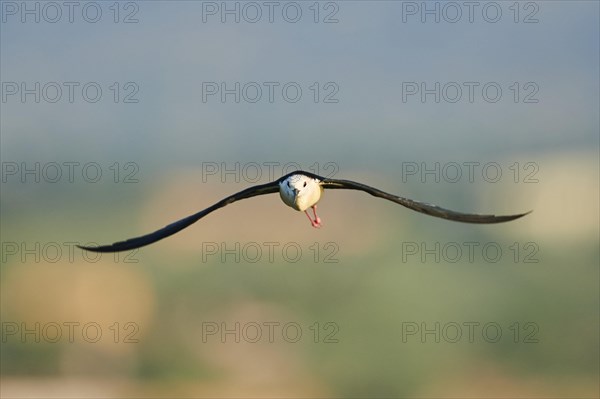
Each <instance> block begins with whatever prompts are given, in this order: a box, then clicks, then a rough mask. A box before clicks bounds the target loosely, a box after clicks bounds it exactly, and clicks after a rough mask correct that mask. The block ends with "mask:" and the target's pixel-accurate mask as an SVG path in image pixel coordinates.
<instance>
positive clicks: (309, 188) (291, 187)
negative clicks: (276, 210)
mask: <svg viewBox="0 0 600 399" xmlns="http://www.w3.org/2000/svg"><path fill="white" fill-rule="evenodd" d="M279 194H280V195H281V199H282V200H283V202H285V203H286V205H289V206H291V207H292V208H294V209H296V210H299V211H304V210H305V209H307V208H309V207H311V206H313V205H314V204H316V203H317V202H318V201H319V198H320V197H321V187H320V185H319V181H318V180H317V179H314V178H312V177H309V176H306V175H303V174H293V175H291V176H288V177H287V178H286V179H284V180H282V181H281V183H279Z"/></svg>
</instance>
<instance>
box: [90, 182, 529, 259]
mask: <svg viewBox="0 0 600 399" xmlns="http://www.w3.org/2000/svg"><path fill="white" fill-rule="evenodd" d="M324 189H346V190H358V191H364V192H366V193H368V194H371V195H372V196H374V197H379V198H383V199H386V200H388V201H392V202H395V203H397V204H400V205H402V206H404V207H406V208H409V209H412V210H415V211H417V212H421V213H425V214H427V215H431V216H435V217H439V218H442V219H447V220H453V221H457V222H464V223H479V224H491V223H501V222H508V221H511V220H514V219H518V218H520V217H522V216H525V215H526V214H527V213H529V212H527V213H521V214H516V215H506V216H495V215H478V214H470V213H461V212H455V211H451V210H448V209H444V208H441V207H439V206H436V205H431V204H427V203H424V202H419V201H414V200H411V199H408V198H404V197H400V196H396V195H392V194H388V193H386V192H384V191H381V190H379V189H376V188H374V187H371V186H367V185H366V184H362V183H357V182H354V181H351V180H338V179H330V178H324V177H321V176H318V175H315V174H313V173H309V172H304V171H295V172H292V173H289V174H287V175H285V176H282V177H281V178H279V179H277V180H275V181H273V182H270V183H266V184H261V185H258V186H253V187H249V188H247V189H245V190H242V191H240V192H238V193H235V194H232V195H230V196H229V197H226V198H224V199H222V200H221V201H219V202H217V203H216V204H214V205H212V206H210V207H208V208H206V209H204V210H202V211H200V212H197V213H195V214H193V215H191V216H188V217H186V218H183V219H181V220H178V221H176V222H174V223H171V224H170V225H168V226H165V227H163V228H162V229H159V230H157V231H155V232H153V233H150V234H146V235H143V236H140V237H136V238H130V239H128V240H125V241H119V242H116V243H114V244H111V245H103V246H99V247H80V248H83V249H86V250H88V251H93V252H118V251H127V250H130V249H135V248H140V247H143V246H145V245H149V244H152V243H154V242H156V241H159V240H162V239H163V238H166V237H169V236H171V235H173V234H175V233H177V232H179V231H181V230H183V229H185V228H186V227H188V226H189V225H191V224H193V223H195V222H197V221H198V220H200V219H201V218H203V217H204V216H206V215H208V214H209V213H211V212H213V211H215V210H217V209H219V208H222V207H224V206H226V205H229V204H231V203H233V202H236V201H239V200H242V199H246V198H252V197H255V196H259V195H265V194H272V193H276V192H279V195H280V197H281V199H282V201H283V202H284V203H285V204H286V205H288V206H289V207H291V208H293V209H295V210H297V211H300V212H304V213H305V214H306V216H307V217H308V219H309V220H310V222H311V225H312V226H313V227H321V219H320V218H319V217H318V216H317V209H316V208H317V202H319V200H320V199H321V195H322V193H323V190H324ZM309 208H312V211H313V215H314V219H313V218H311V216H310V215H309V214H308V209H309Z"/></svg>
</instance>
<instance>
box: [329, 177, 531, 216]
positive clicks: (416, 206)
mask: <svg viewBox="0 0 600 399" xmlns="http://www.w3.org/2000/svg"><path fill="white" fill-rule="evenodd" d="M321 184H322V186H323V187H324V188H331V189H346V190H360V191H364V192H366V193H369V194H371V195H372V196H375V197H379V198H384V199H386V200H388V201H392V202H395V203H397V204H400V205H402V206H405V207H407V208H409V209H412V210H415V211H417V212H421V213H425V214H427V215H431V216H435V217H438V218H442V219H448V220H454V221H456V222H464V223H502V222H508V221H511V220H515V219H518V218H520V217H523V216H525V215H527V214H528V213H530V212H531V211H529V212H526V213H519V214H517V215H504V216H496V215H477V214H472V213H461V212H455V211H451V210H449V209H444V208H441V207H439V206H437V205H432V204H426V203H424V202H419V201H414V200H411V199H408V198H404V197H399V196H397V195H392V194H388V193H386V192H384V191H381V190H378V189H376V188H373V187H371V186H367V185H366V184H362V183H357V182H354V181H351V180H337V179H324V180H323V182H322V183H321Z"/></svg>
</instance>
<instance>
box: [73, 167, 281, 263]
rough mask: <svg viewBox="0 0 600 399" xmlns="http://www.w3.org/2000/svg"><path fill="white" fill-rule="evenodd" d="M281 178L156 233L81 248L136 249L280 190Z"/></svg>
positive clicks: (95, 249) (236, 194) (115, 250)
mask: <svg viewBox="0 0 600 399" xmlns="http://www.w3.org/2000/svg"><path fill="white" fill-rule="evenodd" d="M280 180H281V179H279V180H276V181H274V182H271V183H267V184H262V185H259V186H253V187H249V188H247V189H245V190H242V191H240V192H239V193H235V194H233V195H230V196H229V197H227V198H224V199H222V200H221V201H219V202H217V203H216V204H214V205H213V206H211V207H208V208H206V209H204V210H203V211H200V212H198V213H195V214H193V215H191V216H188V217H186V218H183V219H181V220H178V221H177V222H174V223H171V224H170V225H168V226H165V227H163V228H162V229H160V230H157V231H155V232H154V233H150V234H146V235H143V236H141V237H135V238H130V239H129V240H125V241H119V242H115V243H114V244H111V245H102V246H100V247H83V246H79V245H78V247H79V248H82V249H85V250H88V251H92V252H119V251H127V250H130V249H136V248H140V247H143V246H145V245H148V244H152V243H154V242H156V241H159V240H162V239H163V238H166V237H169V236H171V235H173V234H175V233H177V232H178V231H181V230H183V229H185V228H186V227H188V226H189V225H191V224H192V223H194V222H197V221H198V220H200V219H202V218H203V217H204V216H206V215H208V214H209V213H211V212H213V211H216V210H217V209H219V208H222V207H224V206H226V205H229V204H231V203H233V202H236V201H239V200H242V199H246V198H251V197H255V196H257V195H264V194H272V193H276V192H278V191H279V181H280Z"/></svg>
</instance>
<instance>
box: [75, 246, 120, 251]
mask: <svg viewBox="0 0 600 399" xmlns="http://www.w3.org/2000/svg"><path fill="white" fill-rule="evenodd" d="M76 247H77V248H80V249H83V250H84V251H89V252H97V253H102V252H114V250H111V246H110V245H101V246H99V247H87V246H85V245H76Z"/></svg>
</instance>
